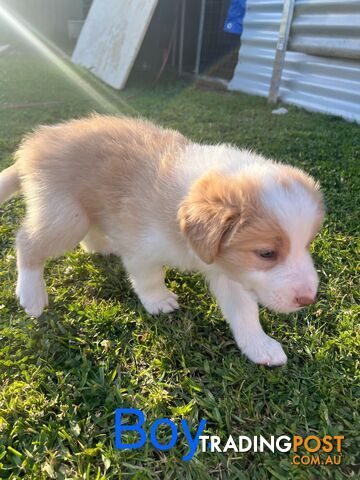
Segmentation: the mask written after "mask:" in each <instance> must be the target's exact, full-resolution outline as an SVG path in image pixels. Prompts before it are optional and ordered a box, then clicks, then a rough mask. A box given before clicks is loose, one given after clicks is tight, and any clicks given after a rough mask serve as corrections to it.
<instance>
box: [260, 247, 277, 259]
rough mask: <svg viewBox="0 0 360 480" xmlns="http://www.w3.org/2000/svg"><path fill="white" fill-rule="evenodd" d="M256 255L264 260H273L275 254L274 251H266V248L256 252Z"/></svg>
mask: <svg viewBox="0 0 360 480" xmlns="http://www.w3.org/2000/svg"><path fill="white" fill-rule="evenodd" d="M256 253H257V255H258V256H259V257H261V258H263V259H264V260H275V259H276V252H275V250H268V249H267V248H264V249H262V250H258V251H257V252H256Z"/></svg>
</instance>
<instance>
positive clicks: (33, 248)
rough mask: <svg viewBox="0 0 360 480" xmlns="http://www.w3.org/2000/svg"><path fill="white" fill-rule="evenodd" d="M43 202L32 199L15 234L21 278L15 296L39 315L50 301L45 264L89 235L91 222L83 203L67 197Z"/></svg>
mask: <svg viewBox="0 0 360 480" xmlns="http://www.w3.org/2000/svg"><path fill="white" fill-rule="evenodd" d="M62 200H63V199H59V198H56V203H55V202H54V200H52V201H48V202H46V201H45V200H44V199H43V200H42V203H41V205H35V204H34V202H30V204H29V205H28V212H27V216H26V218H25V220H24V223H23V225H22V227H21V228H20V230H19V232H18V234H17V237H16V247H17V267H18V281H17V286H16V295H17V297H18V298H19V301H20V304H21V306H22V307H23V308H24V309H25V311H26V313H27V314H28V315H30V316H31V317H39V316H40V315H41V314H42V312H43V310H44V308H45V307H46V306H47V304H48V298H47V293H46V289H45V283H44V278H43V271H44V263H45V260H46V259H47V258H49V257H56V256H59V255H61V254H63V253H64V252H66V251H67V250H71V249H72V248H74V247H75V246H76V245H77V244H78V243H79V242H80V241H81V240H82V238H84V236H85V235H86V232H87V230H88V228H89V222H88V219H87V217H86V215H85V214H84V213H83V212H82V210H81V208H80V206H79V205H78V204H77V203H76V202H75V201H71V200H69V199H68V198H66V199H64V200H63V201H62Z"/></svg>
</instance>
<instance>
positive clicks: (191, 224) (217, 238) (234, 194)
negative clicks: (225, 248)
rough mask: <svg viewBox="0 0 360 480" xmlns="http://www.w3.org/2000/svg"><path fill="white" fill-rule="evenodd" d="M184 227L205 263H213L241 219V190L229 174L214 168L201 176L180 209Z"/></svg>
mask: <svg viewBox="0 0 360 480" xmlns="http://www.w3.org/2000/svg"><path fill="white" fill-rule="evenodd" d="M177 218H178V222H179V225H180V230H181V232H182V233H183V235H184V236H185V237H186V238H187V240H188V241H189V243H190V245H191V247H192V248H193V250H194V251H195V253H196V254H197V255H198V256H199V257H200V258H201V260H203V261H204V262H205V263H213V262H214V260H215V257H216V256H217V254H218V253H219V250H220V247H221V245H222V244H226V243H227V242H229V241H230V239H231V236H232V234H233V233H234V231H235V230H236V227H237V225H238V224H239V222H240V219H241V193H240V191H239V188H238V186H237V185H236V183H235V182H234V180H232V179H231V177H229V176H225V175H224V174H221V173H218V172H211V173H209V174H207V175H206V176H204V177H202V178H200V179H199V180H197V181H196V182H195V183H194V185H193V186H192V187H191V189H190V192H189V194H188V195H187V196H186V197H185V199H184V200H183V201H182V203H181V205H180V208H179V210H178V215H177Z"/></svg>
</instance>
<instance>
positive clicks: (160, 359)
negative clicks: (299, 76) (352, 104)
mask: <svg viewBox="0 0 360 480" xmlns="http://www.w3.org/2000/svg"><path fill="white" fill-rule="evenodd" d="M93 85H95V86H97V88H100V90H101V91H102V93H103V95H105V96H106V97H107V98H108V99H110V101H111V102H112V103H113V104H114V108H115V109H118V111H119V112H120V111H122V112H123V113H128V114H133V115H134V114H141V115H143V116H145V117H148V118H151V119H153V120H155V121H157V122H159V123H161V124H163V125H166V126H170V127H174V128H177V129H179V130H180V131H181V132H183V133H184V134H186V135H188V136H189V137H190V138H192V139H194V140H201V141H204V142H223V141H225V142H232V143H234V144H236V145H239V146H244V147H251V148H252V149H255V150H257V151H259V152H261V153H264V154H265V155H267V156H270V157H273V158H276V159H278V160H281V161H284V162H288V163H291V164H294V165H297V166H299V167H301V168H304V169H306V170H307V171H308V172H310V173H311V174H312V175H314V176H315V177H316V178H317V179H319V180H320V182H321V184H322V186H323V190H324V193H325V199H326V204H327V211H328V213H327V219H326V222H325V226H324V228H323V230H322V233H321V234H320V236H319V237H318V239H317V240H316V242H315V243H314V247H313V249H314V257H315V261H316V264H317V267H318V270H319V272H320V276H321V286H320V291H319V299H318V301H317V303H316V305H314V306H312V307H311V308H308V309H307V310H306V311H304V312H301V313H297V314H293V315H288V316H285V315H276V314H273V313H270V312H268V311H266V310H263V311H262V312H261V318H262V322H263V325H264V328H265V329H266V331H267V332H268V333H269V334H270V335H272V336H274V337H275V338H277V339H278V340H279V341H280V342H281V343H282V344H283V345H284V347H285V349H286V351H287V354H288V356H289V362H288V365H287V366H286V367H283V368H280V369H275V370H269V369H267V368H264V367H259V366H256V365H253V364H251V363H250V362H249V361H247V360H246V359H245V358H244V357H242V355H241V354H240V352H239V351H238V349H237V347H236V345H235V343H234V341H233V338H232V335H231V332H230V330H229V327H228V326H227V324H226V323H225V321H224V320H223V318H222V317H221V315H220V313H219V311H218V309H217V307H216V304H215V302H214V300H213V298H212V297H211V296H210V294H209V292H208V290H207V288H206V286H205V285H204V281H203V280H202V278H201V277H200V276H199V275H197V274H194V275H185V274H183V273H179V272H176V271H169V272H168V275H167V282H168V284H169V285H170V286H171V288H172V289H173V290H174V291H176V292H177V293H178V294H179V296H180V300H181V310H180V311H179V312H178V313H176V314H171V315H169V316H166V315H161V316H158V317H152V316H150V315H148V314H147V313H146V312H145V311H144V309H143V308H142V307H141V305H140V304H139V301H138V299H137V298H136V296H135V295H134V293H133V292H132V291H131V288H130V286H129V283H128V281H127V279H126V277H125V275H124V272H123V270H122V267H121V264H120V261H119V260H118V259H116V258H114V257H110V258H102V257H100V256H90V255H87V254H85V253H83V252H82V251H81V250H79V249H78V250H76V251H74V252H71V253H69V254H68V255H66V257H63V258H60V259H58V260H55V261H52V262H49V264H48V266H47V269H46V281H47V285H48V290H49V293H50V308H49V309H48V311H46V313H44V314H43V315H42V317H41V318H39V319H38V320H33V319H29V318H28V317H27V316H26V315H25V314H24V312H23V311H22V309H21V308H20V307H19V305H18V303H17V301H16V299H15V296H14V285H15V278H16V273H15V251H14V235H15V232H16V229H17V227H18V225H19V222H20V219H21V217H22V215H23V212H24V205H23V203H22V201H21V200H12V201H10V202H9V203H8V204H6V205H3V206H2V207H1V210H0V215H1V221H0V242H1V250H0V263H1V268H0V280H1V284H0V285H1V293H0V379H1V396H0V477H1V478H11V479H15V478H26V479H36V480H39V479H47V478H57V479H65V478H68V479H70V478H71V479H80V478H88V479H100V478H104V479H105V478H106V479H120V478H123V479H127V478H136V479H141V480H142V479H169V480H170V479H174V480H175V479H208V478H219V479H227V478H228V479H266V478H277V479H289V478H295V479H318V478H325V479H326V478H335V479H341V478H351V477H354V476H355V475H356V474H355V467H354V464H355V463H356V461H357V460H356V454H357V451H358V448H357V444H356V441H357V440H359V409H358V398H359V396H358V393H359V392H358V391H357V390H356V386H357V385H359V383H357V382H358V380H359V379H358V377H356V373H358V370H357V369H356V367H357V362H358V359H359V356H358V355H359V336H358V335H357V329H358V324H357V318H358V317H357V315H359V309H358V307H357V306H356V298H359V297H358V290H356V253H357V252H358V250H357V245H356V242H357V241H358V237H357V233H358V225H359V218H358V213H359V198H360V192H359V183H360V182H359V163H358V162H359V158H360V129H359V126H357V125H355V124H350V123H346V122H345V121H343V120H341V119H339V118H335V117H329V116H323V115H318V114H312V113H307V112H305V111H303V110H300V109H297V108H294V107H289V113H288V115H285V116H274V115H272V114H271V108H270V107H269V106H268V105H267V103H266V101H265V100H264V99H261V98H256V97H251V96H247V95H243V94H239V93H227V92H224V93H223V92H212V91H206V90H197V89H196V88H194V86H191V85H190V84H187V83H184V82H175V83H174V82H169V83H163V84H162V85H159V86H153V87H151V88H144V87H142V88H141V87H140V86H133V87H130V88H128V89H127V90H125V91H124V92H122V93H121V94H119V93H117V92H111V91H110V90H108V89H106V88H105V87H103V86H100V85H99V83H98V82H95V81H94V82H93ZM123 101H125V102H126V103H127V105H128V106H123V103H122V102H123ZM27 102H31V103H35V102H56V103H48V104H45V105H43V106H41V105H38V106H33V107H31V108H18V109H16V108H4V106H5V105H6V104H7V105H9V104H24V103H27ZM93 110H99V111H102V110H103V109H102V108H100V107H99V105H98V104H95V103H94V102H93V101H91V100H90V99H89V98H88V97H87V95H86V94H85V93H83V92H82V91H81V90H79V89H78V88H76V87H75V86H74V85H73V84H72V83H70V82H69V81H68V80H66V78H65V77H64V76H63V75H61V74H60V73H59V71H58V70H55V69H54V67H52V66H50V65H49V64H48V63H47V62H45V61H44V60H42V59H40V58H38V57H35V56H32V55H27V56H25V55H21V54H12V55H3V56H1V57H0V162H1V168H3V167H5V166H7V165H8V164H10V163H11V161H12V159H11V155H12V153H13V152H14V150H15V149H16V146H17V145H18V144H19V142H20V140H21V137H22V135H23V134H25V133H26V132H28V131H29V130H31V129H32V128H34V127H36V126H37V125H38V124H44V123H54V122H58V121H60V120H66V119H68V118H73V117H79V116H82V115H84V114H87V113H89V112H90V111H93ZM121 406H122V407H130V406H132V407H135V408H139V409H142V410H143V411H144V412H145V413H146V415H147V418H148V422H147V425H149V424H150V423H152V422H153V421H154V420H155V419H156V418H159V417H170V418H172V419H173V420H175V421H177V422H179V421H180V419H181V418H186V419H187V420H189V421H190V422H191V424H192V426H193V428H196V427H197V425H198V422H199V420H200V419H201V418H206V419H207V421H208V423H207V430H206V431H207V432H208V433H211V434H214V435H219V436H220V437H222V438H224V439H226V438H227V437H228V435H230V434H233V435H234V436H237V435H250V436H253V435H264V436H269V435H280V434H290V435H292V434H297V435H307V434H315V435H320V436H322V435H324V434H330V435H335V434H340V435H341V434H342V435H345V445H344V449H343V459H342V465H341V466H340V467H337V466H319V467H309V466H295V465H292V464H291V456H289V455H288V454H271V453H265V454H259V453H243V454H234V453H227V454H225V453H223V454H220V453H200V452H198V453H197V454H196V455H195V457H194V458H193V460H191V461H190V462H189V463H185V462H183V461H182V460H181V456H182V455H183V454H184V450H185V446H184V444H182V445H180V444H179V445H177V447H176V448H175V449H173V450H171V451H169V452H159V451H157V450H154V449H153V448H152V447H151V445H150V444H147V447H144V448H142V449H139V450H126V451H116V450H115V449H114V443H113V436H114V416H113V412H114V409H115V408H116V407H121Z"/></svg>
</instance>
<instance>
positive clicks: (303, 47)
mask: <svg viewBox="0 0 360 480" xmlns="http://www.w3.org/2000/svg"><path fill="white" fill-rule="evenodd" d="M282 10H283V0H248V2H247V12H246V15H245V19H244V32H243V36H242V45H241V48H240V52H239V61H238V64H237V66H236V69H235V73H234V77H233V79H232V80H231V82H230V83H229V88H230V89H232V90H240V91H243V92H248V93H254V94H258V95H263V96H267V95H268V93H269V87H270V80H271V74H272V66H273V62H274V57H275V48H276V43H277V39H278V32H279V27H280V20H281V15H282ZM280 98H281V100H283V101H285V102H288V103H292V104H295V105H299V106H302V107H305V108H307V109H309V110H315V111H320V112H324V113H332V114H335V115H341V116H342V117H344V118H346V119H348V120H357V121H360V1H359V0H296V2H295V11H294V18H293V23H292V27H291V31H290V43H289V45H288V51H287V53H286V56H285V65H284V70H283V74H282V80H281V84H280Z"/></svg>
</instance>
